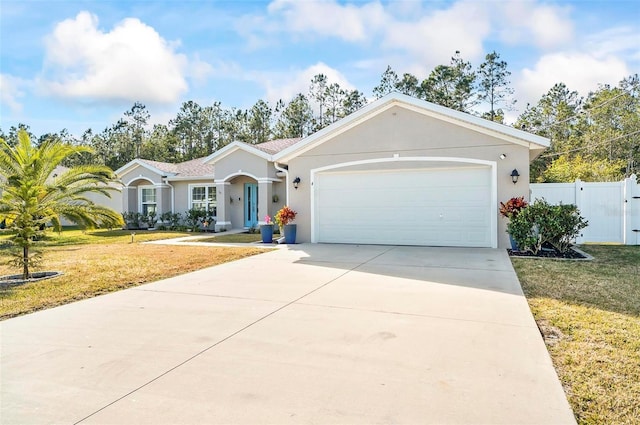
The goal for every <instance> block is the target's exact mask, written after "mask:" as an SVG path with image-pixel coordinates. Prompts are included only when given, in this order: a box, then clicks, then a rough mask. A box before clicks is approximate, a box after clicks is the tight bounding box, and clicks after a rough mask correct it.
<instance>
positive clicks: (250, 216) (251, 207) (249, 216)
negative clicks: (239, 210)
mask: <svg viewBox="0 0 640 425" xmlns="http://www.w3.org/2000/svg"><path fill="white" fill-rule="evenodd" d="M257 225H258V185H257V184H254V183H245V184H244V227H255V226H257Z"/></svg>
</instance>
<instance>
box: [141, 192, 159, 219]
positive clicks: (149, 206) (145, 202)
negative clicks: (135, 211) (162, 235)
mask: <svg viewBox="0 0 640 425" xmlns="http://www.w3.org/2000/svg"><path fill="white" fill-rule="evenodd" d="M140 200H141V205H142V208H141V210H142V211H141V213H142V214H144V215H147V214H149V213H150V212H157V204H156V188H155V187H143V188H141V189H140Z"/></svg>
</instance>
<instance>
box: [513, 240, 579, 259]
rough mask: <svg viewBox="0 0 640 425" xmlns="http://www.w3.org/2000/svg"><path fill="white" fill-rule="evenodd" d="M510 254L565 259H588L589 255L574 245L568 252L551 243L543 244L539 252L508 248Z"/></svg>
mask: <svg viewBox="0 0 640 425" xmlns="http://www.w3.org/2000/svg"><path fill="white" fill-rule="evenodd" d="M507 251H508V252H509V255H510V256H512V257H531V258H559V259H564V260H587V259H589V257H588V256H586V255H584V254H583V253H582V252H579V251H577V250H575V249H574V248H573V247H572V248H571V249H569V250H568V251H567V252H560V251H558V250H557V249H555V248H554V247H553V246H551V245H547V244H545V245H543V246H542V249H541V250H540V251H538V253H537V254H534V253H532V252H529V251H514V250H512V249H507Z"/></svg>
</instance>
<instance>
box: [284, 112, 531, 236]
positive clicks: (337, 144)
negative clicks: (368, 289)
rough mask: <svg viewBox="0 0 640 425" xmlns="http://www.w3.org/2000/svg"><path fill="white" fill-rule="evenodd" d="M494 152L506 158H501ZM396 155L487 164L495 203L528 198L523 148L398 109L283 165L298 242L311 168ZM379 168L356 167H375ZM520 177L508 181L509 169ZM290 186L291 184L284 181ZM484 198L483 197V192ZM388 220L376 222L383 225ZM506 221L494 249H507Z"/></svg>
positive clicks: (307, 212) (305, 223)
mask: <svg viewBox="0 0 640 425" xmlns="http://www.w3.org/2000/svg"><path fill="white" fill-rule="evenodd" d="M500 154H506V158H505V159H504V160H501V159H500ZM394 155H398V156H400V157H455V158H469V159H480V160H485V161H491V162H495V163H496V167H497V192H498V193H497V199H498V202H500V201H506V200H508V199H509V198H511V197H513V196H524V197H525V198H528V196H529V184H528V182H529V148H528V147H526V146H520V145H516V144H514V143H511V142H509V141H505V140H501V139H498V138H495V137H491V136H487V135H485V134H482V133H479V132H476V131H473V130H470V129H467V128H464V127H460V126H458V125H454V124H451V123H447V122H444V121H441V120H438V119H435V118H430V117H427V116H424V115H422V114H419V113H417V112H413V111H410V110H407V109H404V108H401V107H394V108H391V109H389V110H387V111H385V112H383V113H381V114H380V115H377V116H375V117H372V118H371V119H369V120H367V121H365V122H364V123H362V124H360V125H358V126H357V127H354V128H352V129H350V130H348V131H346V132H344V133H342V134H340V135H338V136H336V137H334V138H333V139H331V140H328V141H326V142H325V143H323V144H321V145H320V146H317V147H316V148H314V149H311V150H309V151H307V152H305V153H303V154H301V155H300V156H298V157H296V158H294V159H292V160H291V161H290V162H289V176H290V180H291V181H292V180H293V179H294V178H295V177H296V176H299V177H300V178H301V179H302V183H301V185H300V187H299V188H298V189H297V190H294V189H290V192H289V193H290V202H289V203H290V206H291V207H292V208H293V209H295V210H296V211H297V212H298V217H297V218H296V223H297V224H298V241H299V242H309V241H310V240H311V225H312V224H311V202H310V200H311V187H310V182H311V170H313V169H316V168H319V167H324V166H328V165H333V164H339V163H345V162H349V161H360V160H367V159H376V158H392V157H393V156H394ZM436 165H437V163H430V162H415V163H411V167H412V168H415V167H421V168H426V167H433V166H436ZM382 167H383V166H381V165H380V164H369V165H365V166H360V167H359V168H361V169H363V168H364V169H371V170H376V169H380V168H382ZM514 168H515V169H517V170H518V171H519V173H520V179H519V181H518V183H517V184H516V185H514V184H513V183H512V182H511V177H510V174H511V171H512V170H513V169H514ZM290 184H291V183H290ZM488 196H489V194H488ZM390 220H392V219H391V218H384V217H382V218H381V221H385V222H387V223H389V224H392V223H390ZM505 229H506V221H505V220H504V219H502V218H501V217H498V246H499V247H502V248H506V247H507V246H508V236H507V235H506V233H505Z"/></svg>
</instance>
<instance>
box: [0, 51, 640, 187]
mask: <svg viewBox="0 0 640 425" xmlns="http://www.w3.org/2000/svg"><path fill="white" fill-rule="evenodd" d="M426 71H428V70H426ZM399 75H401V76H399ZM425 75H426V78H424V79H422V80H421V79H420V78H418V77H417V76H415V75H413V74H411V73H407V72H405V73H401V74H399V73H397V72H396V71H394V70H393V69H392V68H391V66H387V67H386V69H385V71H384V72H383V73H382V74H381V76H380V83H379V84H378V85H376V86H375V87H374V88H373V91H372V96H371V99H373V98H380V97H382V96H385V95H386V94H388V93H391V92H394V91H397V92H400V93H403V94H406V95H408V96H413V97H416V98H419V99H424V100H428V101H430V102H434V103H437V104H439V105H443V106H446V107H449V108H453V109H456V110H459V111H463V112H467V113H470V114H474V115H477V116H481V117H483V118H485V119H488V120H491V121H495V122H499V123H504V119H505V118H504V117H505V111H508V110H510V109H511V106H512V105H513V103H514V102H513V100H512V98H513V94H514V89H513V88H512V87H511V83H510V81H509V77H510V75H511V72H510V71H509V70H508V65H507V63H506V62H505V61H503V60H501V59H500V55H499V54H498V53H497V52H495V51H494V52H491V53H488V54H487V55H486V56H485V58H484V61H483V62H482V63H481V64H479V65H478V66H477V67H476V68H474V67H473V66H472V64H471V63H470V62H468V61H465V60H464V59H463V57H462V54H461V52H459V51H456V52H455V54H454V55H453V56H452V57H451V60H450V61H449V63H448V64H441V65H437V66H435V67H434V69H432V70H430V71H428V72H425ZM367 102H368V99H367V98H366V96H365V94H364V93H363V92H361V91H359V90H358V89H351V88H344V87H341V86H340V85H339V84H338V83H337V82H335V81H331V80H330V78H329V77H328V76H327V75H325V74H318V75H315V76H314V77H313V78H311V80H310V81H309V89H308V92H307V94H304V93H298V94H297V95H296V96H294V98H293V99H291V100H289V101H285V100H282V99H281V100H279V101H278V102H276V103H275V104H274V105H270V104H269V103H268V102H267V101H265V100H262V99H260V100H258V101H256V103H255V104H254V105H252V106H251V107H250V108H247V109H239V108H236V107H230V108H225V107H223V106H222V105H221V103H220V102H217V101H213V102H212V103H211V104H209V105H201V104H198V103H197V102H195V101H186V102H184V103H183V104H182V105H181V106H180V108H179V110H178V111H177V113H176V116H175V117H174V118H173V119H171V120H170V121H169V122H168V123H167V124H154V125H151V124H150V123H151V122H152V121H151V116H150V114H149V112H148V111H147V109H146V107H145V105H143V104H141V103H139V102H136V103H134V105H133V106H132V108H131V109H130V110H127V111H125V112H124V114H123V116H122V117H121V119H119V120H118V121H117V122H116V123H114V124H113V125H111V126H108V127H107V128H105V129H104V130H102V131H101V132H94V130H93V129H88V130H87V131H85V133H84V134H82V136H80V137H78V138H76V137H74V136H73V135H71V134H69V132H68V131H66V130H64V129H63V130H61V131H60V132H59V133H54V134H46V135H42V136H41V137H39V138H36V137H35V135H33V134H31V138H32V139H33V140H36V139H37V140H38V143H42V142H43V141H45V140H50V139H51V140H53V139H55V140H60V141H63V142H66V143H70V144H73V145H76V146H84V147H90V148H92V149H93V152H94V153H93V154H89V153H87V152H82V153H80V154H78V155H74V156H72V157H69V158H67V159H65V161H64V165H67V166H70V165H82V164H90V163H99V164H104V165H107V166H109V167H111V168H112V169H117V168H119V167H121V166H122V165H124V164H126V163H127V162H129V161H131V160H132V159H134V158H136V157H141V158H146V159H151V160H155V161H164V162H179V161H186V160H190V159H194V158H198V157H202V156H207V155H209V154H211V153H213V152H215V151H216V150H218V149H221V148H223V147H224V146H226V145H227V144H229V143H231V142H233V141H242V142H246V143H250V144H255V143H262V142H265V141H268V140H271V139H273V138H287V137H304V136H307V135H309V134H311V133H312V132H314V131H317V130H320V129H322V128H324V127H326V126H328V125H331V124H332V123H334V122H336V121H338V120H340V119H341V118H344V117H345V116H347V115H349V114H351V113H353V112H355V111H357V110H358V109H360V108H361V107H363V106H364V105H366V104H367ZM639 108H640V86H639V82H638V76H637V75H632V76H629V77H628V78H625V79H624V80H622V81H621V82H620V83H619V84H618V85H617V86H615V87H611V86H601V87H597V88H594V91H592V92H590V93H588V94H587V95H586V96H584V97H582V96H581V95H580V94H579V93H577V92H576V91H573V90H571V89H570V88H569V87H568V86H567V85H566V84H565V83H564V82H558V83H557V84H555V85H553V86H552V87H551V88H550V89H549V91H548V92H547V93H544V94H542V95H541V97H540V99H539V100H538V101H537V102H535V103H532V104H529V105H527V106H526V108H525V110H524V111H523V112H522V114H521V115H520V116H519V117H518V118H517V120H516V122H515V123H514V124H513V125H514V127H516V128H518V129H524V130H526V131H529V132H532V133H536V134H539V135H542V136H545V137H548V138H550V139H551V147H550V148H549V149H548V150H547V151H546V152H544V153H543V154H542V155H541V156H540V158H538V159H537V160H536V161H534V163H533V164H532V165H531V176H532V180H533V181H559V180H566V179H574V178H575V177H576V176H578V177H579V178H581V179H583V180H592V179H593V180H603V179H604V180H612V179H618V178H620V177H622V176H624V175H630V174H632V173H636V174H638V173H639V172H640V109H639ZM19 130H24V131H26V132H29V127H28V126H26V125H24V124H18V125H17V126H13V127H11V128H9V130H8V132H7V133H6V134H5V133H3V132H2V130H1V129H0V137H3V138H4V139H5V140H6V141H7V143H8V144H9V145H15V144H16V143H17V140H18V137H17V135H18V132H19Z"/></svg>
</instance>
